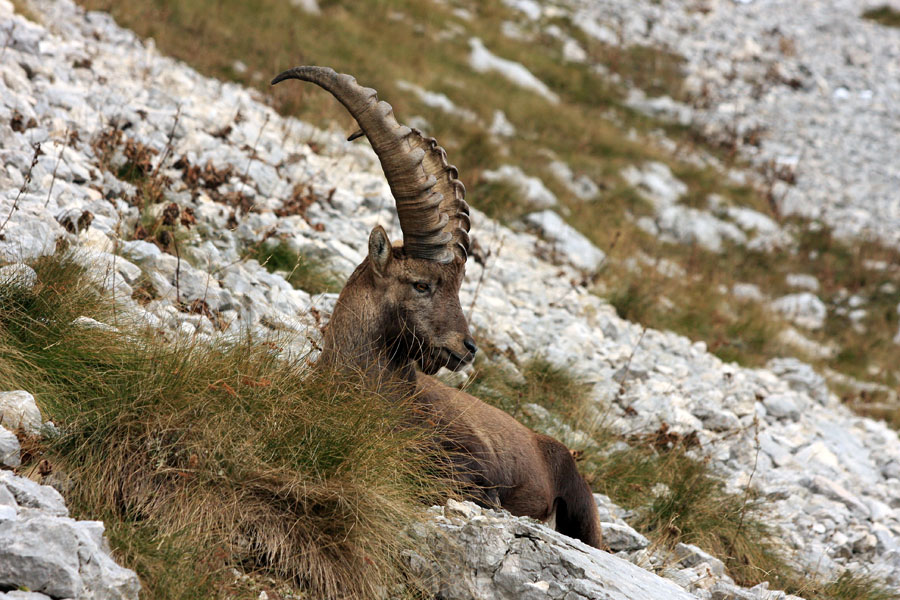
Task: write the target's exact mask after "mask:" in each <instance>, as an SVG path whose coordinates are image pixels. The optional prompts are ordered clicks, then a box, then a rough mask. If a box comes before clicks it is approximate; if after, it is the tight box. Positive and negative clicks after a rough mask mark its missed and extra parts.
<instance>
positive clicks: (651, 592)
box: [409, 500, 696, 600]
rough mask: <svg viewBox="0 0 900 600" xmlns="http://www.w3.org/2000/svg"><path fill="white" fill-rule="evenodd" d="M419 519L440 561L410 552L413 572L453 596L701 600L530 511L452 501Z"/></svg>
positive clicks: (452, 599) (417, 530) (419, 531)
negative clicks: (517, 513)
mask: <svg viewBox="0 0 900 600" xmlns="http://www.w3.org/2000/svg"><path fill="white" fill-rule="evenodd" d="M430 513H431V515H432V518H433V520H434V521H433V523H428V524H422V525H419V526H415V527H413V530H412V534H413V535H414V536H416V537H418V538H420V539H422V540H426V541H427V543H428V547H429V548H430V550H431V551H432V553H433V554H432V556H433V558H434V560H435V562H431V560H430V559H426V558H423V557H421V556H418V555H411V556H410V557H409V560H410V566H411V568H412V571H413V573H415V574H416V575H418V576H421V577H423V580H424V581H428V582H429V584H430V586H431V590H430V591H431V593H434V594H437V595H439V596H440V597H441V598H445V599H446V600H472V599H477V600H488V599H491V600H494V599H496V600H514V599H515V600H521V599H528V598H532V599H535V600H537V599H538V598H541V599H543V598H554V599H560V600H561V599H563V598H566V599H567V600H588V599H596V598H604V599H607V600H646V599H647V598H667V599H669V600H696V597H695V596H693V595H692V594H689V593H687V592H685V591H683V590H682V589H680V588H679V587H677V586H676V585H674V584H673V583H671V582H669V581H667V580H665V579H662V578H661V577H659V576H657V575H654V574H652V573H650V572H648V571H645V570H644V569H641V568H640V567H637V566H635V565H633V564H631V563H630V562H627V561H625V560H622V559H621V558H617V557H615V556H612V555H610V554H608V553H606V552H603V551H601V550H597V549H595V548H591V547H589V546H586V545H585V544H583V543H581V542H579V541H578V540H573V539H572V538H569V537H566V536H564V535H562V534H560V533H558V532H556V531H553V530H551V529H549V528H547V527H545V526H543V525H540V524H538V523H536V522H534V521H532V520H530V519H525V518H518V517H512V516H511V515H509V514H508V513H506V512H505V511H503V512H501V511H493V510H489V509H482V508H479V507H478V506H476V505H475V504H472V503H471V502H464V503H457V502H454V501H452V500H451V501H449V502H448V503H447V506H446V507H434V508H432V509H431V510H430Z"/></svg>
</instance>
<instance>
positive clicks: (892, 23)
mask: <svg viewBox="0 0 900 600" xmlns="http://www.w3.org/2000/svg"><path fill="white" fill-rule="evenodd" d="M862 17H863V18H864V19H870V20H872V21H875V22H876V23H879V24H881V25H885V26H886V27H900V10H897V9H895V8H892V7H890V6H888V5H887V4H885V5H883V6H878V7H876V8H870V9H869V10H867V11H865V12H864V13H863V14H862Z"/></svg>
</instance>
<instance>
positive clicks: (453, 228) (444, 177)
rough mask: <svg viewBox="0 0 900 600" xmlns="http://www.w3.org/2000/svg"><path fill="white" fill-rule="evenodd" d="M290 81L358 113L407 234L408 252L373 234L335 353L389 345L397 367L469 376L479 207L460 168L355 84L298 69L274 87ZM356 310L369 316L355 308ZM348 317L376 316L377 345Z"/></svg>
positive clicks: (335, 319)
mask: <svg viewBox="0 0 900 600" xmlns="http://www.w3.org/2000/svg"><path fill="white" fill-rule="evenodd" d="M285 79H300V80H303V81H309V82H312V83H315V84H317V85H319V86H321V87H322V88H324V89H325V90H327V91H329V92H331V94H332V95H333V96H334V97H335V98H337V99H338V100H339V101H340V102H341V103H342V104H343V105H344V106H345V107H346V108H347V110H348V111H350V114H351V115H352V116H353V117H354V118H355V119H356V121H357V123H358V124H359V128H360V131H359V132H357V133H355V134H353V135H352V136H350V139H354V138H356V137H359V136H360V135H365V136H366V137H367V138H368V139H369V141H370V142H371V143H372V148H373V149H374V150H375V154H377V155H378V158H379V160H380V161H381V167H382V169H383V170H384V175H385V177H386V179H387V181H388V184H389V185H390V188H391V192H392V194H393V196H394V200H395V201H396V205H397V214H398V216H399V218H400V227H401V229H402V231H403V245H402V246H399V247H394V246H392V244H391V241H390V239H388V236H387V233H386V232H385V230H384V229H383V228H382V227H381V226H377V227H375V229H373V230H372V233H371V235H370V236H369V255H368V258H367V260H366V262H364V263H363V264H362V265H360V267H359V268H358V269H357V271H356V273H355V274H354V276H352V277H351V279H350V281H349V282H348V283H347V286H346V287H345V288H344V291H343V292H342V293H341V298H340V299H339V300H338V306H337V307H336V308H335V313H334V314H333V315H332V323H331V325H330V327H331V328H332V330H334V329H335V328H336V327H337V328H343V329H344V330H345V331H340V332H334V331H332V333H331V335H330V336H326V341H325V343H326V347H325V348H324V350H325V353H329V352H331V353H333V354H343V355H346V354H347V351H346V350H344V349H345V348H349V347H356V348H358V347H359V346H361V345H362V344H363V343H368V344H372V345H377V344H380V345H381V346H382V347H381V350H382V351H387V352H388V353H390V354H391V356H392V358H398V359H402V360H406V361H415V362H417V363H418V364H419V366H420V367H421V368H422V370H423V371H425V372H426V373H429V374H431V373H434V372H436V371H437V370H438V369H439V368H440V367H442V366H446V367H448V368H450V369H453V370H458V369H460V368H462V367H463V366H464V365H466V364H467V363H469V362H471V361H472V359H473V358H474V357H475V351H476V346H475V343H474V341H473V340H472V337H471V336H470V335H469V328H468V324H467V323H466V318H465V316H464V315H463V312H462V308H461V306H460V303H459V287H460V285H461V283H462V279H463V276H464V275H465V262H466V258H467V254H468V250H469V235H468V231H469V206H468V205H467V204H466V201H465V195H466V190H465V187H464V186H463V184H462V182H460V181H459V179H457V176H458V173H457V170H456V167H454V166H452V165H450V164H448V163H447V154H446V153H445V152H444V149H443V148H441V147H440V146H438V145H437V142H436V141H435V140H434V139H433V138H426V137H424V136H423V135H422V134H421V133H420V132H419V131H417V130H415V129H410V128H409V127H406V126H404V125H400V124H399V123H397V120H396V119H395V118H394V114H393V110H392V109H391V106H390V105H389V104H388V103H386V102H379V101H378V99H377V97H376V93H375V90H373V89H370V88H364V87H362V86H360V85H359V84H357V83H356V80H355V79H354V78H353V77H351V76H349V75H344V74H340V73H336V72H335V71H334V70H332V69H328V68H323V67H297V68H294V69H290V70H288V71H285V72H283V73H281V74H280V75H278V76H277V77H276V78H275V79H273V80H272V84H273V85H274V84H276V83H278V82H280V81H284V80H285ZM355 302H356V303H359V304H360V306H351V305H353V304H354V303H355ZM373 303H374V304H377V307H373V306H371V305H372V304H373ZM340 311H343V313H341V314H339V312H340ZM348 313H354V314H357V315H358V314H368V315H370V316H372V317H373V319H372V320H373V321H375V322H377V324H378V328H379V331H378V332H377V336H375V335H372V334H369V335H368V336H367V335H365V334H364V332H363V331H362V330H361V329H360V328H361V326H362V324H360V323H356V324H355V325H354V324H351V322H350V320H349V319H348V318H347V317H346V316H345V315H346V314H348ZM342 319H346V321H342ZM357 320H358V319H357ZM354 326H355V327H356V328H357V329H356V333H358V335H359V337H369V338H370V339H368V340H362V339H360V340H356V339H354V338H353V335H354V332H353V331H352V329H353V327H354ZM329 345H332V346H340V347H341V348H329ZM356 352H357V354H358V353H359V352H358V350H356Z"/></svg>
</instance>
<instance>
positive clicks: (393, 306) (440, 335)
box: [272, 67, 601, 547]
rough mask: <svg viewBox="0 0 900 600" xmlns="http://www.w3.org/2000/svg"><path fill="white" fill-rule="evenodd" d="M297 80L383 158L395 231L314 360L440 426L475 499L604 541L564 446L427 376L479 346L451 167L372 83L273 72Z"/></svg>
mask: <svg viewBox="0 0 900 600" xmlns="http://www.w3.org/2000/svg"><path fill="white" fill-rule="evenodd" d="M285 79H300V80H303V81H309V82H312V83H315V84H318V85H319V86H321V87H322V88H324V89H325V90H327V91H329V92H330V93H331V94H332V95H334V97H335V98H337V99H338V100H339V101H340V102H341V103H342V104H343V105H344V106H345V107H346V108H347V110H349V111H350V114H351V115H352V116H353V117H354V118H355V119H356V121H357V123H358V124H359V127H360V132H357V133H356V134H354V135H353V136H351V138H354V137H359V136H360V135H362V134H365V135H366V137H368V139H369V141H370V142H371V143H372V147H373V149H374V150H375V153H376V154H377V155H378V158H379V160H380V161H381V166H382V169H383V170H384V173H385V177H386V178H387V181H388V184H389V185H390V187H391V192H392V194H393V196H394V199H395V201H396V205H397V213H398V215H399V218H400V226H401V229H402V231H403V245H402V246H393V245H392V244H391V241H390V239H389V238H388V235H387V233H386V232H385V230H384V229H383V228H382V227H381V226H377V227H375V229H373V230H372V233H371V234H370V235H369V248H368V256H367V257H366V259H365V260H363V262H362V263H361V264H360V265H359V266H358V267H357V268H356V270H355V271H354V272H353V274H352V275H351V276H350V279H349V280H348V281H347V284H346V285H345V286H344V289H343V291H342V292H341V294H340V297H339V298H338V301H337V304H336V306H335V309H334V312H333V314H332V317H331V321H330V322H329V324H328V327H327V329H326V331H325V339H324V345H323V349H322V355H321V357H320V359H319V362H320V364H321V365H323V366H326V367H329V368H338V369H344V368H348V369H353V370H355V371H362V372H364V373H366V375H367V376H368V377H371V378H373V380H374V381H377V382H384V385H385V389H387V390H389V393H393V394H403V395H404V396H405V397H407V398H409V399H410V400H411V402H413V403H414V404H415V406H416V408H417V412H419V413H420V414H423V415H426V416H427V418H428V420H429V421H430V422H432V423H434V424H435V425H436V426H437V427H438V429H439V430H440V431H441V436H440V439H441V443H442V444H443V445H444V446H445V447H446V449H447V450H448V451H449V452H448V455H449V456H450V457H452V463H453V464H452V465H451V468H452V472H453V475H454V476H455V477H456V478H457V480H458V481H459V482H460V483H461V484H462V486H463V488H464V490H465V493H466V494H467V495H468V496H469V497H470V498H471V499H472V500H474V501H476V502H478V503H479V504H481V505H483V506H490V507H496V506H501V507H503V508H505V509H507V510H509V511H510V512H511V513H513V514H515V515H527V516H530V517H534V518H536V519H540V520H547V519H549V518H551V517H552V516H554V515H555V520H556V528H557V530H558V531H560V532H562V533H564V534H566V535H569V536H571V537H575V538H578V539H580V540H582V541H583V542H585V543H587V544H590V545H592V546H595V547H600V544H601V535H600V526H599V521H598V514H597V508H596V505H595V504H594V500H593V497H592V496H591V491H590V488H588V485H587V483H586V482H585V481H584V479H583V478H582V477H581V475H580V474H579V473H578V470H577V468H576V465H575V461H574V459H573V458H572V455H571V454H570V453H569V451H568V449H567V448H566V447H565V446H564V445H562V444H561V443H559V442H558V441H556V440H554V439H553V438H550V437H548V436H545V435H541V434H539V433H535V432H534V431H531V430H530V429H528V428H527V427H525V426H524V425H522V424H521V423H519V422H518V421H516V420H515V419H513V418H512V417H511V416H509V415H508V414H507V413H505V412H503V411H501V410H499V409H497V408H494V407H493V406H490V405H488V404H485V403H484V402H482V401H481V400H479V399H477V398H475V397H474V396H471V395H470V394H467V393H465V392H462V391H459V390H456V389H454V388H451V387H449V386H446V385H444V384H442V383H440V382H439V381H437V380H436V379H434V378H433V377H431V375H433V374H434V373H436V372H437V371H438V370H439V369H440V368H441V367H447V368H449V369H451V370H459V369H461V368H462V367H463V366H465V365H467V364H469V363H470V362H472V360H473V359H474V358H475V353H476V351H477V348H476V346H475V342H474V340H473V339H472V336H471V335H470V333H469V327H468V324H467V322H466V318H465V315H464V314H463V311H462V307H461V306H460V302H459V288H460V285H461V283H462V280H463V277H464V276H465V264H466V259H467V255H468V250H469V236H468V232H469V227H470V223H469V207H468V205H467V204H466V202H465V188H464V187H463V185H462V183H461V182H460V181H459V180H458V179H457V171H456V168H455V167H453V166H451V165H449V164H448V163H447V157H446V153H445V152H444V150H443V148H441V147H439V146H438V145H437V143H436V142H435V140H434V139H431V138H425V137H423V136H422V134H421V133H420V132H419V131H417V130H415V129H410V128H408V127H405V126H402V125H400V124H399V123H397V121H396V120H395V118H394V115H393V111H392V109H391V107H390V105H389V104H387V103H385V102H378V100H377V98H376V94H375V90H372V89H369V88H364V87H361V86H360V85H358V84H357V83H356V80H355V79H353V78H352V77H350V76H349V75H343V74H339V73H336V72H335V71H333V70H332V69H328V68H323V67H297V68H295V69H290V70H288V71H285V72H284V73H281V74H280V75H278V77H276V78H275V79H274V80H272V83H273V84H276V83H278V82H280V81H283V80H285Z"/></svg>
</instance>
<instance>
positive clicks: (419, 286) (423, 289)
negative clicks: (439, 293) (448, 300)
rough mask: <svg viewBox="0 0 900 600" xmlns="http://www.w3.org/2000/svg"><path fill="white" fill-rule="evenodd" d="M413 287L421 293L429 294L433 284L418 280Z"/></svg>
mask: <svg viewBox="0 0 900 600" xmlns="http://www.w3.org/2000/svg"><path fill="white" fill-rule="evenodd" d="M413 287H414V288H415V290H416V291H417V292H419V293H420V294H427V293H428V292H429V290H431V286H430V285H428V284H427V283H425V282H424V281H417V282H415V283H414V284H413Z"/></svg>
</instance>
